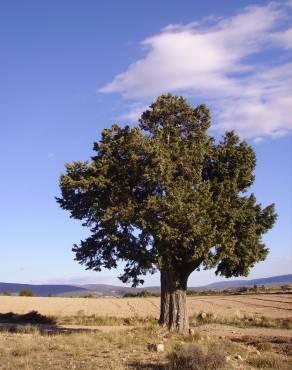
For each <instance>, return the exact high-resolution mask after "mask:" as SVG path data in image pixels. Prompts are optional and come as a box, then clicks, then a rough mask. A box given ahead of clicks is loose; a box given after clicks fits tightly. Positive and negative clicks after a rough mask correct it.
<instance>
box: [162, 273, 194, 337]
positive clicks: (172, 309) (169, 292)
mask: <svg viewBox="0 0 292 370" xmlns="http://www.w3.org/2000/svg"><path fill="white" fill-rule="evenodd" d="M187 278H188V277H185V276H183V277H182V276H178V275H177V274H176V273H175V272H173V271H172V270H165V269H163V270H161V278H160V279H161V301H160V319H159V323H160V324H161V325H163V326H166V327H167V328H168V329H169V330H170V331H176V332H178V333H183V334H188V332H189V317H188V312H187V303H186V290H187Z"/></svg>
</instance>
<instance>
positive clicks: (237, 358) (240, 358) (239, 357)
mask: <svg viewBox="0 0 292 370" xmlns="http://www.w3.org/2000/svg"><path fill="white" fill-rule="evenodd" d="M234 358H235V360H239V361H243V359H242V357H241V356H240V355H235V356H234Z"/></svg>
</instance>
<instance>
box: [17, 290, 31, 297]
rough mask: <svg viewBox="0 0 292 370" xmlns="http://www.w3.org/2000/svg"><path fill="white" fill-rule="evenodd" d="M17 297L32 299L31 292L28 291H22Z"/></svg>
mask: <svg viewBox="0 0 292 370" xmlns="http://www.w3.org/2000/svg"><path fill="white" fill-rule="evenodd" d="M19 295H20V296H22V297H33V292H32V291H31V290H30V289H22V290H21V291H20V292H19Z"/></svg>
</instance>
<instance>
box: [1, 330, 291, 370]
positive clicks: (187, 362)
mask: <svg viewBox="0 0 292 370" xmlns="http://www.w3.org/2000/svg"><path fill="white" fill-rule="evenodd" d="M208 334H209V335H206V334H203V331H202V330H201V328H200V327H198V328H196V329H195V331H193V333H192V335H190V336H181V335H175V334H168V333H167V332H166V331H164V330H162V329H161V328H160V327H159V326H158V325H156V324H149V325H147V324H145V325H144V326H140V327H139V328H131V327H128V328H126V329H124V330H119V329H118V328H117V327H113V328H112V331H108V332H105V331H102V330H94V331H91V330H88V331H84V332H78V331H76V332H75V331H74V330H72V331H71V332H67V333H57V334H52V333H50V334H48V333H46V334H44V333H41V332H40V330H39V328H35V327H29V326H28V327H25V328H24V329H23V328H21V329H20V328H19V329H18V331H16V332H13V333H12V332H9V331H2V332H1V333H0V369H1V370H2V369H3V370H14V369H27V370H28V369H29V370H36V369H43V368H46V369H48V370H51V369H54V370H61V369H62V370H63V369H77V370H91V369H92V370H93V369H105V368H106V369H112V370H122V369H143V370H146V369H149V370H150V369H152V370H155V369H156V370H158V369H160V370H165V369H184V370H188V369H193V370H204V369H206V370H207V369H208V370H209V369H224V370H228V369H230V370H232V369H234V370H235V369H242V370H243V369H246V370H247V369H250V370H251V369H281V370H284V369H287V370H288V369H291V368H292V357H291V352H292V342H291V339H290V338H289V337H275V336H271V335H270V336H262V337H260V336H247V335H241V336H234V335H233V336H230V337H227V336H224V337H222V336H212V329H211V328H210V329H209V331H208ZM158 343H161V344H163V345H164V351H163V352H156V351H155V348H153V345H154V344H158Z"/></svg>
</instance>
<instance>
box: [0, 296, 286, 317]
mask: <svg viewBox="0 0 292 370" xmlns="http://www.w3.org/2000/svg"><path fill="white" fill-rule="evenodd" d="M159 304H160V302H159V298H156V297H150V298H61V297H51V298H49V297H13V296H11V297H7V296H0V307H1V313H5V312H10V311H13V312H15V313H19V314H23V313H26V312H29V311H33V310H35V311H38V312H39V313H41V314H43V315H49V316H58V317H59V316H80V315H85V316H89V315H98V316H115V317H122V318H124V317H133V316H136V317H137V316H139V317H148V316H152V317H156V318H157V317H158V314H159ZM188 308H189V313H190V315H194V314H195V313H198V312H200V311H205V312H211V313H213V314H214V315H217V316H218V315H219V316H222V317H226V318H228V317H230V316H234V315H238V316H243V315H259V316H265V317H269V318H273V317H277V318H278V317H279V318H286V317H292V296H291V295H289V294H277V295H272V294H258V295H256V294H253V295H238V296H236V295H234V296H196V297H188Z"/></svg>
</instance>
